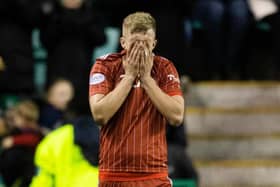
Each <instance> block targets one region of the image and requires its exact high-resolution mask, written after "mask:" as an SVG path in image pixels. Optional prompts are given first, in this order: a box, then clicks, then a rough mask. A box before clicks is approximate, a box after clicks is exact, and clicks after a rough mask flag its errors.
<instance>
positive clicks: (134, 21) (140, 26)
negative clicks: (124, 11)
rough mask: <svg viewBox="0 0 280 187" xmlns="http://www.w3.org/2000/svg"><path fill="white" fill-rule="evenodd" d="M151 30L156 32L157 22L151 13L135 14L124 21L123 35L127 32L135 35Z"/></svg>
mask: <svg viewBox="0 0 280 187" xmlns="http://www.w3.org/2000/svg"><path fill="white" fill-rule="evenodd" d="M149 29H153V30H154V32H156V20H155V18H153V16H152V15H151V14H150V13H147V12H135V13H132V14H129V15H128V16H127V17H125V18H124V20H123V35H124V33H125V31H129V32H130V33H135V32H145V31H147V30H149Z"/></svg>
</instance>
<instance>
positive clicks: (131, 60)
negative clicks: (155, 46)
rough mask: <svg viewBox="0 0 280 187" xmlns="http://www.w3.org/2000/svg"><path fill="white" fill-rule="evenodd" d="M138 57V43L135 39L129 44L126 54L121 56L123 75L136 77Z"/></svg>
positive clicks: (139, 54)
mask: <svg viewBox="0 0 280 187" xmlns="http://www.w3.org/2000/svg"><path fill="white" fill-rule="evenodd" d="M140 58H141V50H140V43H139V42H138V41H136V42H134V43H133V44H132V45H131V46H130V48H129V50H128V51H127V53H126V55H124V57H123V68H124V71H125V75H127V76H131V77H133V78H136V76H137V75H138V74H139V64H140Z"/></svg>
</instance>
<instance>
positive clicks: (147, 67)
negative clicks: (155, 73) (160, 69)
mask: <svg viewBox="0 0 280 187" xmlns="http://www.w3.org/2000/svg"><path fill="white" fill-rule="evenodd" d="M140 54H141V55H140V64H139V74H140V80H142V81H143V80H144V79H146V78H149V77H150V76H151V70H152V67H153V53H152V51H151V50H150V49H149V46H148V44H147V42H145V41H142V42H141V45H140Z"/></svg>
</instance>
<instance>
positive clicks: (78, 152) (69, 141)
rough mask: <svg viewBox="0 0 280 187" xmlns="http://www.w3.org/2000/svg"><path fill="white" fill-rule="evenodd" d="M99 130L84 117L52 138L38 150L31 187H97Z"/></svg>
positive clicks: (50, 135) (48, 137)
mask: <svg viewBox="0 0 280 187" xmlns="http://www.w3.org/2000/svg"><path fill="white" fill-rule="evenodd" d="M98 148H99V129H98V127H97V125H96V124H95V123H94V121H93V120H92V118H91V116H89V117H87V116H83V117H81V118H79V119H77V120H75V121H74V122H73V123H69V124H65V125H63V126H62V127H59V128H58V129H55V130H54V131H52V132H51V133H50V134H48V135H47V136H46V137H45V138H44V139H43V141H42V142H41V143H40V144H39V146H38V149H37V150H36V155H35V163H36V166H37V167H38V173H37V175H36V176H34V177H33V180H32V183H31V185H30V187H97V186H98V167H97V164H98Z"/></svg>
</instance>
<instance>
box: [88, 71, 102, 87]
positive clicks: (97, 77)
mask: <svg viewBox="0 0 280 187" xmlns="http://www.w3.org/2000/svg"><path fill="white" fill-rule="evenodd" d="M104 80H105V76H104V75H103V74H102V73H94V74H93V75H92V76H91V77H90V79H89V84H90V85H95V84H99V83H101V82H103V81H104Z"/></svg>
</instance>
